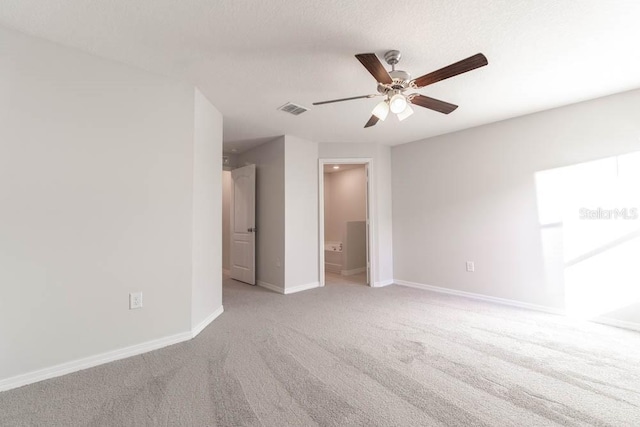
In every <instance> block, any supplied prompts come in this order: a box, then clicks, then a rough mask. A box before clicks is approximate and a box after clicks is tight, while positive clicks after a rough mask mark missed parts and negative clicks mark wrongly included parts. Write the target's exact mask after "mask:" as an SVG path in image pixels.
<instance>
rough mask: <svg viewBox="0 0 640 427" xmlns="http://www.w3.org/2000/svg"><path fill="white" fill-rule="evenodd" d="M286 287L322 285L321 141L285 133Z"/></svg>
mask: <svg viewBox="0 0 640 427" xmlns="http://www.w3.org/2000/svg"><path fill="white" fill-rule="evenodd" d="M285 195H286V196H285V205H286V207H285V219H286V220H285V230H286V231H285V233H286V240H285V248H286V262H285V266H286V270H285V271H286V275H285V284H286V288H294V287H296V286H307V285H313V284H319V271H318V259H319V255H318V246H319V243H318V230H319V228H318V144H316V143H315V142H311V141H307V140H304V139H301V138H297V137H293V136H289V135H286V136H285Z"/></svg>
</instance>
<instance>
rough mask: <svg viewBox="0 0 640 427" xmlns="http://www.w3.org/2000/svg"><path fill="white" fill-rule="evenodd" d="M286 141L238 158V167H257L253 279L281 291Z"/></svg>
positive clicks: (276, 140)
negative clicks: (253, 165) (254, 275)
mask: <svg viewBox="0 0 640 427" xmlns="http://www.w3.org/2000/svg"><path fill="white" fill-rule="evenodd" d="M284 157H285V140H284V137H279V138H277V139H275V140H274V141H271V142H267V143H265V144H262V145H259V146H258V147H255V148H253V149H251V150H249V151H246V152H244V153H242V154H239V155H238V156H237V159H236V162H237V166H238V167H242V166H245V165H247V164H255V165H256V228H257V229H258V231H257V233H256V279H257V280H259V281H263V282H266V283H268V284H271V285H273V286H275V287H277V288H279V289H282V290H284V283H285V251H284V247H285V184H284V179H285V160H284Z"/></svg>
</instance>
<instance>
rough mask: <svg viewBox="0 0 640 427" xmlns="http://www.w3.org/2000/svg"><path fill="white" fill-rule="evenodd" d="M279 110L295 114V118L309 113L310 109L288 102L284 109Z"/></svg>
mask: <svg viewBox="0 0 640 427" xmlns="http://www.w3.org/2000/svg"><path fill="white" fill-rule="evenodd" d="M278 110H280V111H284V112H285V113H290V114H293V115H294V116H299V115H300V114H302V113H304V112H305V111H309V109H308V108H306V107H303V106H302V105H297V104H292V103H291V102H287V103H286V104H284V105H283V106H282V107H279V108H278Z"/></svg>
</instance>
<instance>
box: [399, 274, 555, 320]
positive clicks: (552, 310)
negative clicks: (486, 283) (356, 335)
mask: <svg viewBox="0 0 640 427" xmlns="http://www.w3.org/2000/svg"><path fill="white" fill-rule="evenodd" d="M395 283H396V284H397V285H401V286H408V287H410V288H417V289H425V290H427V291H433V292H439V293H441V294H447V295H456V296H459V297H465V298H471V299H475V300H480V301H488V302H494V303H496V304H502V305H509V306H511V307H518V308H526V309H529V310H536V311H542V312H545V313H550V314H559V315H564V314H565V312H564V310H562V309H559V308H553V307H546V306H544V305H537V304H530V303H528V302H521V301H516V300H512V299H506V298H498V297H492V296H489V295H483V294H476V293H473V292H465V291H458V290H456V289H449V288H441V287H439V286H431V285H425V284H423V283H416V282H408V281H406V280H396V281H395Z"/></svg>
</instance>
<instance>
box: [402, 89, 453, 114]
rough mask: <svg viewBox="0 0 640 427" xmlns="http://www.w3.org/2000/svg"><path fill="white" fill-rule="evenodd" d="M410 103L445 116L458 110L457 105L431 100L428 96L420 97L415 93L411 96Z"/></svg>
mask: <svg viewBox="0 0 640 427" xmlns="http://www.w3.org/2000/svg"><path fill="white" fill-rule="evenodd" d="M409 97H410V99H411V100H410V102H411V103H412V104H415V105H419V106H421V107H424V108H428V109H430V110H434V111H439V112H441V113H444V114H449V113H451V112H452V111H454V110H455V109H456V108H458V106H457V105H454V104H449V103H448V102H444V101H440V100H439V99H435V98H429V97H428V96H424V95H419V94H417V93H414V94H413V95H409Z"/></svg>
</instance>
